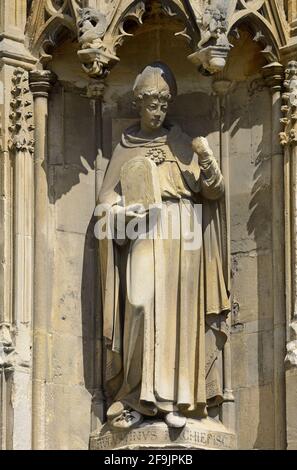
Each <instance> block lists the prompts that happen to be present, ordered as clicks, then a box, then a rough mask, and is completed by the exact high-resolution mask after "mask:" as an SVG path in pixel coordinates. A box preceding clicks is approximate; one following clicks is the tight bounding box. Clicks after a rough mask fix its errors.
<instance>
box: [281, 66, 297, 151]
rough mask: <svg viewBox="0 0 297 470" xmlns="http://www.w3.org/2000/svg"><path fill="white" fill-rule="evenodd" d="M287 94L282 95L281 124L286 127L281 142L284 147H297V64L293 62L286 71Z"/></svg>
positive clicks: (285, 86)
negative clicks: (289, 145)
mask: <svg viewBox="0 0 297 470" xmlns="http://www.w3.org/2000/svg"><path fill="white" fill-rule="evenodd" d="M284 88H285V92H284V93H283V95H282V99H283V106H282V112H283V118H282V119H281V123H282V124H283V126H284V129H283V131H282V132H281V133H280V140H281V144H282V145H288V144H291V145H296V144H297V62H296V61H294V60H293V61H291V62H289V63H288V65H287V68H286V71H285V81H284Z"/></svg>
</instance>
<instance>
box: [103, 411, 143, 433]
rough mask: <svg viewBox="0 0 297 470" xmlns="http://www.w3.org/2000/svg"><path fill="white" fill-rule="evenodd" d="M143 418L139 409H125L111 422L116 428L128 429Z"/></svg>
mask: <svg viewBox="0 0 297 470" xmlns="http://www.w3.org/2000/svg"><path fill="white" fill-rule="evenodd" d="M142 420H143V416H142V415H141V414H140V413H138V412H137V411H131V410H124V411H123V412H122V413H121V414H120V415H119V416H117V417H115V418H114V419H112V420H111V421H109V422H110V425H111V426H112V427H113V428H115V429H123V430H128V429H131V428H135V427H136V426H138V425H139V424H140V423H141V422H142Z"/></svg>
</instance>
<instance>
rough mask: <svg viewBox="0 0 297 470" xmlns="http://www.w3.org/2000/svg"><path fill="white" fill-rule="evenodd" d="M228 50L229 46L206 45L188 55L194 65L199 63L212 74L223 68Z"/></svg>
mask: <svg viewBox="0 0 297 470" xmlns="http://www.w3.org/2000/svg"><path fill="white" fill-rule="evenodd" d="M229 51H230V47H229V46H208V47H205V48H203V49H200V50H199V51H197V52H194V53H193V54H190V55H189V56H188V59H189V60H190V61H191V62H192V63H193V64H194V65H197V66H199V65H201V66H202V67H203V69H205V70H207V72H209V73H211V74H213V73H217V72H220V71H222V70H223V69H224V67H225V65H226V61H227V57H228V54H229Z"/></svg>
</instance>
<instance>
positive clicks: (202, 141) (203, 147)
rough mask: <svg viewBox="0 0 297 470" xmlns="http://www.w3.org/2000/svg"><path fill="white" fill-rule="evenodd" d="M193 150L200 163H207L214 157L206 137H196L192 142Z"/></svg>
mask: <svg viewBox="0 0 297 470" xmlns="http://www.w3.org/2000/svg"><path fill="white" fill-rule="evenodd" d="M192 148H193V150H194V152H196V153H197V155H198V158H199V163H206V162H208V161H209V158H210V157H211V155H212V150H211V148H210V146H209V143H208V141H207V139H206V138H205V137H196V138H195V139H193V141H192Z"/></svg>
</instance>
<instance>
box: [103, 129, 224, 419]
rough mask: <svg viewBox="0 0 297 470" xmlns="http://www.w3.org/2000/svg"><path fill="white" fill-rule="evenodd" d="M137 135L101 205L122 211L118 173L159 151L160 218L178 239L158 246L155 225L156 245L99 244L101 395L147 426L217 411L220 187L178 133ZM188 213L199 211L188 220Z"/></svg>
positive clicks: (109, 177) (122, 148)
mask: <svg viewBox="0 0 297 470" xmlns="http://www.w3.org/2000/svg"><path fill="white" fill-rule="evenodd" d="M137 131H138V128H137V126H134V127H133V128H130V129H128V130H126V131H125V132H124V134H123V136H122V140H121V142H120V143H119V144H118V146H117V147H116V149H115V151H114V153H113V156H112V158H111V161H110V164H109V166H108V169H107V172H106V175H105V178H104V181H103V185H102V189H101V191H100V195H99V203H100V204H106V205H110V206H112V208H113V209H114V208H115V207H116V206H117V205H118V204H121V184H120V171H121V168H122V166H123V164H124V163H126V162H127V161H129V160H130V159H132V158H134V157H136V156H137V157H139V156H143V157H145V156H146V155H147V152H148V150H149V149H151V148H159V149H162V154H163V155H165V159H164V161H163V162H162V163H160V164H159V165H157V169H158V176H159V181H160V188H161V196H162V218H163V219H164V218H165V219H168V220H169V219H170V221H171V223H172V220H173V221H174V223H173V224H174V225H175V228H176V227H178V230H179V231H180V237H179V239H177V238H175V237H171V236H169V237H168V238H165V237H162V226H161V225H160V224H159V225H158V230H157V236H155V237H154V239H148V238H147V239H140V238H137V239H136V240H126V241H125V242H124V243H123V242H121V243H118V242H117V240H110V239H108V238H107V237H106V238H104V239H103V240H100V242H99V256H100V270H101V288H102V311H103V335H104V338H105V351H104V352H105V354H104V357H105V367H104V384H105V394H106V397H107V399H108V402H109V404H111V403H112V402H113V401H116V400H120V401H122V402H123V403H125V404H126V405H127V406H130V407H131V408H133V409H135V410H137V411H139V412H140V413H142V414H144V415H148V416H150V415H154V414H156V413H157V412H158V411H161V412H170V411H176V410H179V409H180V410H182V411H183V413H185V412H186V413H189V415H193V416H199V415H200V416H201V414H202V415H205V414H206V407H207V406H208V407H210V406H213V405H216V404H219V403H221V402H222V401H223V393H222V388H223V383H222V380H223V379H222V350H223V346H224V344H225V342H226V339H227V334H226V315H227V313H228V311H229V310H230V301H229V292H228V286H227V281H226V275H225V276H224V270H223V263H224V262H227V260H225V258H224V257H225V251H224V249H223V246H224V243H223V234H222V231H221V224H220V219H221V213H220V207H221V202H220V199H221V198H222V196H223V194H224V183H223V177H222V175H221V172H220V170H219V168H218V165H217V163H216V160H215V158H214V157H213V155H212V154H211V155H209V162H208V164H207V166H206V167H205V168H204V169H203V168H200V166H199V165H198V157H197V155H196V154H193V150H192V147H191V139H190V138H189V137H188V136H187V135H186V134H184V133H183V132H182V131H181V129H180V128H179V127H178V126H173V127H171V128H170V129H169V130H168V132H167V133H166V135H164V136H162V137H158V138H156V139H154V140H145V139H142V138H139V137H137ZM194 204H202V210H201V211H200V212H199V211H198V212H197V211H195V210H193V208H194ZM200 207H201V206H200ZM185 208H188V209H192V210H185ZM185 218H186V219H187V220H184V219H185ZM193 218H196V220H195V221H194V220H193ZM194 222H196V226H195V227H196V229H195V230H197V231H200V232H201V233H200V235H201V238H202V245H201V246H200V247H199V248H196V249H194V250H189V249H186V243H185V241H186V238H187V233H186V232H187V231H188V230H189V226H191V227H193V223H194ZM196 235H197V234H196ZM198 235H199V234H198Z"/></svg>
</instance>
